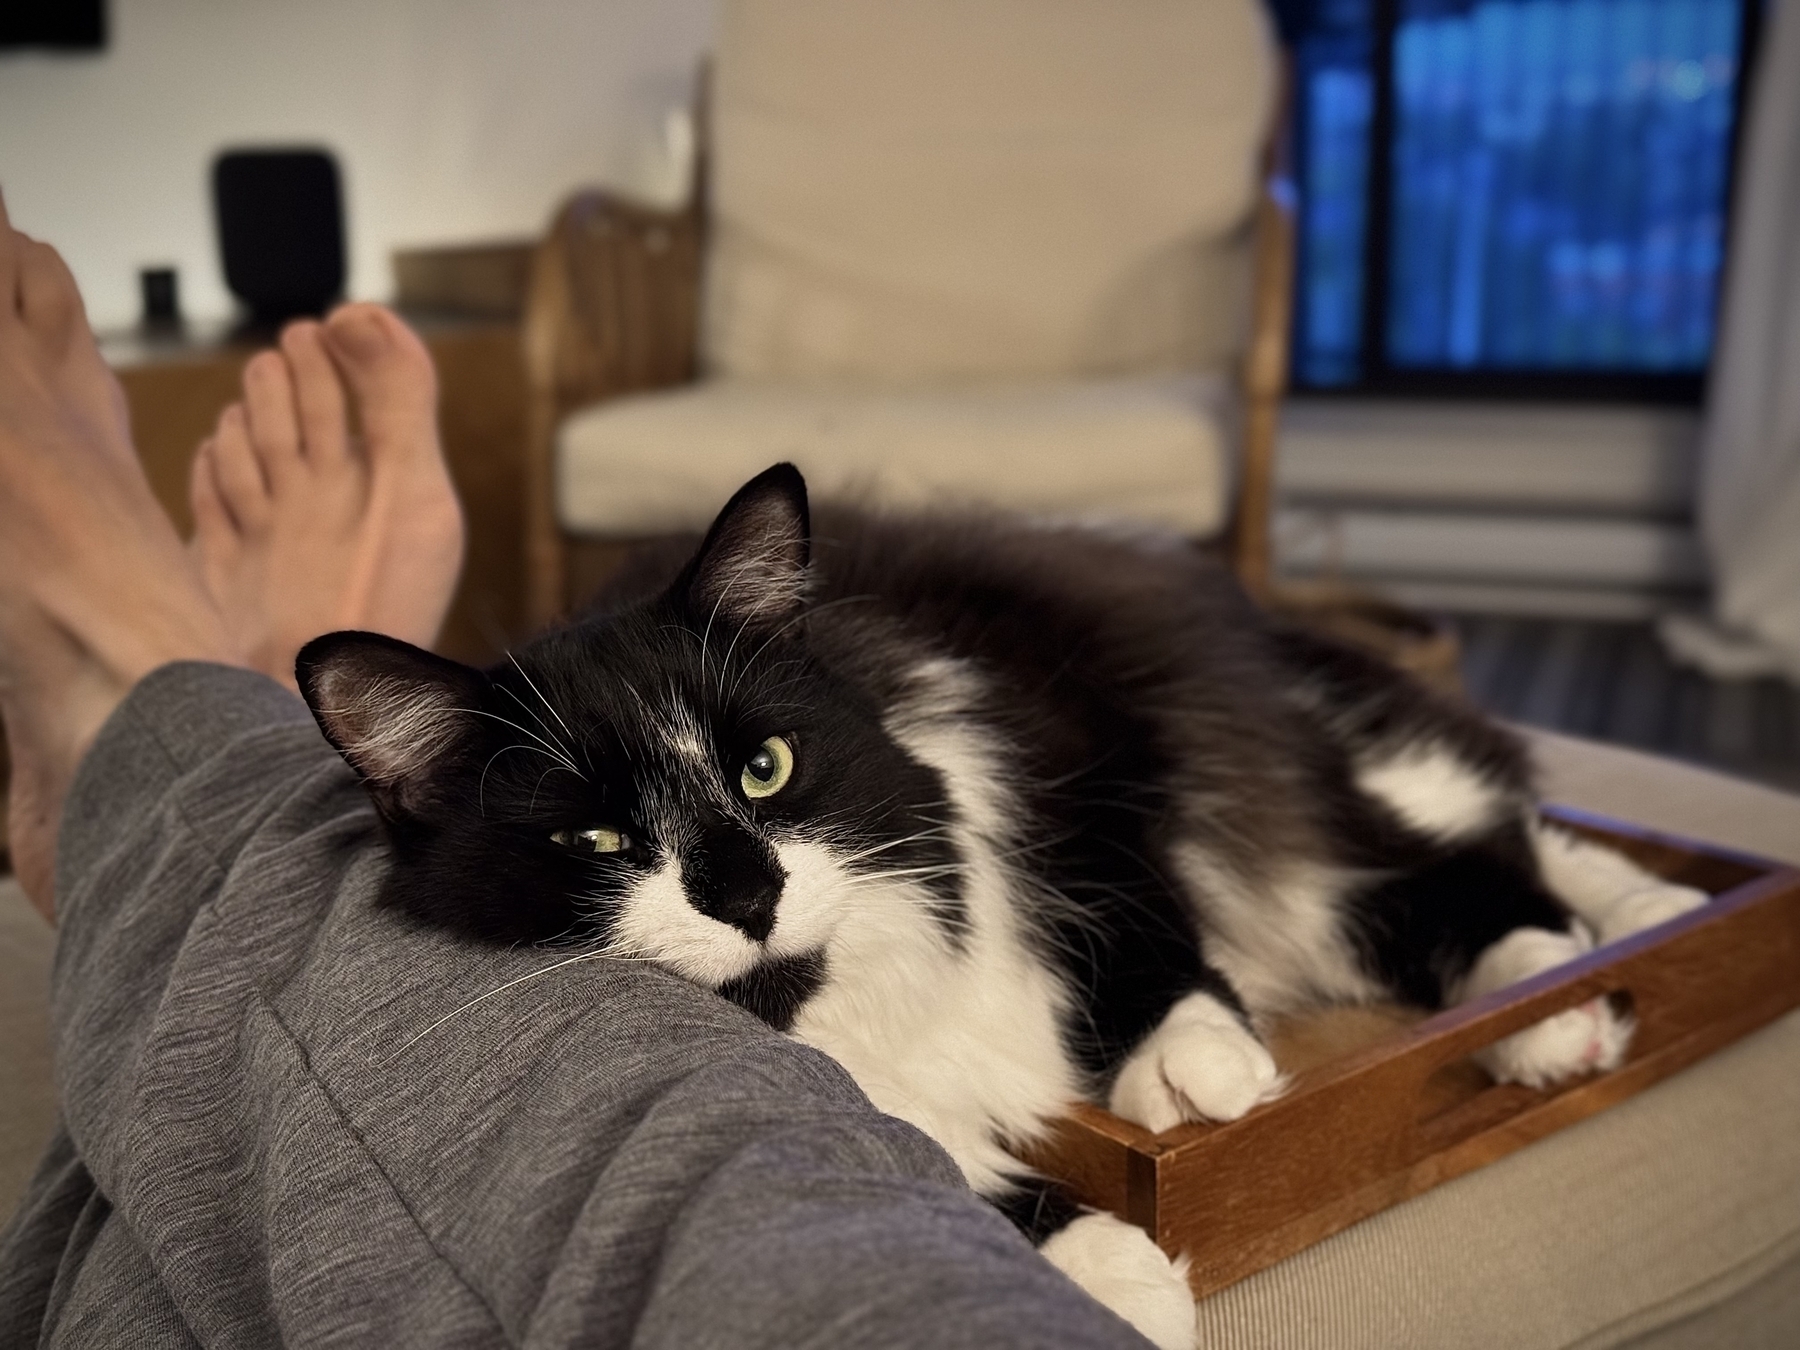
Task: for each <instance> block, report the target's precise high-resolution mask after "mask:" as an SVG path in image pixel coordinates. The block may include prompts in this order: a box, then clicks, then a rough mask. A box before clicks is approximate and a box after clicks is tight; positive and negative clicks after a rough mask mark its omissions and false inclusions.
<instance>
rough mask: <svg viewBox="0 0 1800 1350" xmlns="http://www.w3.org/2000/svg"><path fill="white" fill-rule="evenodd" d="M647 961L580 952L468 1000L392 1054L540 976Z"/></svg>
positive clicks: (609, 954) (401, 1052)
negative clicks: (592, 964) (597, 964)
mask: <svg viewBox="0 0 1800 1350" xmlns="http://www.w3.org/2000/svg"><path fill="white" fill-rule="evenodd" d="M648 959H649V958H647V957H636V956H616V955H613V954H612V953H610V952H607V951H604V950H603V951H597V952H582V953H581V954H580V955H578V956H571V957H569V958H568V959H567V960H564V961H558V962H556V963H555V964H554V965H548V966H545V967H544V968H543V969H541V970H534V971H532V972H530V973H529V974H526V975H521V976H519V978H518V979H516V980H508V981H507V982H506V983H505V984H503V985H501V986H500V987H499V988H498V989H490V990H488V991H487V993H485V994H480V995H477V996H476V997H475V998H472V999H470V1000H469V1001H468V1002H467V1003H464V1004H462V1005H461V1006H460V1007H456V1008H452V1009H451V1010H450V1011H449V1012H447V1013H445V1014H444V1015H443V1016H442V1017H440V1018H438V1019H437V1021H435V1022H433V1023H432V1024H431V1025H430V1026H428V1027H426V1028H425V1029H424V1030H423V1031H421V1032H419V1033H418V1035H416V1036H414V1037H413V1038H412V1039H411V1040H409V1041H407V1042H406V1043H405V1044H404V1045H402V1046H401V1047H400V1048H399V1049H398V1050H396V1051H395V1052H394V1053H395V1055H396V1056H399V1055H402V1054H405V1053H406V1052H407V1051H408V1050H410V1049H411V1048H412V1047H413V1046H415V1045H417V1044H418V1043H419V1042H420V1041H422V1040H424V1039H425V1037H427V1036H429V1035H430V1034H431V1033H432V1032H434V1031H436V1030H437V1029H438V1028H439V1027H441V1026H443V1025H444V1023H446V1022H448V1021H450V1020H452V1019H453V1018H456V1017H460V1016H461V1015H462V1014H463V1013H466V1012H467V1011H468V1010H469V1009H470V1008H473V1007H475V1006H476V1005H477V1004H480V1003H486V1002H487V1001H488V1000H489V999H490V998H497V997H498V996H499V995H501V994H504V993H505V992H506V991H507V990H508V989H516V988H518V987H519V986H520V985H522V984H527V983H529V982H530V981H532V980H535V979H537V978H538V977H539V976H540V975H549V974H551V973H552V972H554V971H558V970H562V969H564V968H566V967H568V966H573V965H578V964H580V963H581V962H583V961H639V960H648Z"/></svg>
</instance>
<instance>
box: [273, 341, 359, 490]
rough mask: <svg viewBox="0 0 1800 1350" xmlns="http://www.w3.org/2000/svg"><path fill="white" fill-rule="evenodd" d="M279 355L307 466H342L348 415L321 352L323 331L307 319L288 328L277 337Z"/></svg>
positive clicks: (328, 361)
mask: <svg viewBox="0 0 1800 1350" xmlns="http://www.w3.org/2000/svg"><path fill="white" fill-rule="evenodd" d="M281 353H282V355H283V356H285V357H286V358H287V364H288V373H289V376H290V378H291V380H292V386H293V391H294V405H295V410H296V414H297V416H298V418H299V425H300V441H301V445H302V447H303V448H304V451H305V454H306V458H307V460H308V462H309V463H311V464H312V465H313V466H314V467H315V468H330V467H334V466H336V465H338V464H341V463H343V462H344V461H345V460H346V459H347V458H348V457H349V453H350V423H349V414H348V411H347V409H346V406H345V403H344V386H343V383H342V381H341V380H340V379H339V377H338V372H337V367H336V366H334V365H333V364H332V362H331V355H330V353H329V352H327V351H326V349H325V339H324V330H323V328H322V327H321V326H320V325H319V324H318V323H316V322H314V321H313V320H310V319H307V320H302V321H301V322H299V323H292V324H289V325H288V326H287V328H286V329H284V330H283V331H282V334H281Z"/></svg>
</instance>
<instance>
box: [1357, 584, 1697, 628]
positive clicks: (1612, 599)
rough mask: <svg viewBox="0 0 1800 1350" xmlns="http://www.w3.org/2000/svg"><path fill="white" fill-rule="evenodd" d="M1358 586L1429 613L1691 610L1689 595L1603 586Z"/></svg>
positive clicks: (1617, 615)
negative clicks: (1683, 608)
mask: <svg viewBox="0 0 1800 1350" xmlns="http://www.w3.org/2000/svg"><path fill="white" fill-rule="evenodd" d="M1357 584H1358V585H1362V586H1367V587H1368V588H1369V589H1370V590H1373V591H1376V592H1378V593H1380V594H1382V595H1385V596H1386V597H1388V598H1389V599H1390V600H1394V601H1396V602H1398V603H1400V604H1403V605H1407V606H1410V607H1411V608H1413V609H1417V610H1423V611H1424V612H1426V613H1428V614H1504V615H1511V616H1514V617H1518V618H1536V619H1598V620H1607V621H1612V622H1619V623H1627V622H1643V621H1646V620H1650V619H1654V618H1656V617H1657V616H1658V615H1660V614H1664V613H1666V612H1668V611H1669V610H1670V609H1674V608H1681V607H1687V608H1691V607H1692V606H1693V605H1694V604H1695V603H1696V601H1697V600H1698V598H1699V594H1698V593H1697V592H1693V591H1660V590H1648V589H1644V590H1634V589H1631V588H1628V587H1606V586H1533V585H1520V584H1516V583H1509V582H1479V581H1419V580H1415V579H1407V578H1399V577H1379V576H1371V577H1358V578H1357Z"/></svg>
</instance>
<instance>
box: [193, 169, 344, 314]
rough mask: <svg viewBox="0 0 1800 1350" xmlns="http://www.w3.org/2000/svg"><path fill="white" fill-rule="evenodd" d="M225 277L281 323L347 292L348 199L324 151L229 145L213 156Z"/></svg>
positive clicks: (257, 310) (254, 309) (254, 310)
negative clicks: (228, 147)
mask: <svg viewBox="0 0 1800 1350" xmlns="http://www.w3.org/2000/svg"><path fill="white" fill-rule="evenodd" d="M212 187H213V209H214V211H215V212H216V213H217V215H218V220H219V253H220V255H221V256H222V257H223V259H224V263H225V284H226V285H227V286H229V287H230V288H231V293H232V294H233V295H235V296H237V298H238V299H239V300H242V301H243V302H244V304H245V305H247V306H249V309H250V314H251V317H252V319H253V320H254V321H255V322H256V323H257V324H260V325H265V326H271V327H272V326H274V325H276V324H280V323H282V322H284V321H286V320H288V319H292V318H297V317H299V316H300V315H303V314H322V313H324V312H325V309H326V307H327V306H329V305H330V304H331V302H332V301H334V300H336V299H337V298H338V297H339V296H340V295H342V294H343V293H344V199H343V193H342V191H341V190H340V189H339V186H338V170H337V161H336V160H334V159H333V158H332V157H331V155H330V154H329V153H327V152H326V151H324V150H228V151H226V152H225V153H223V154H221V155H220V156H219V157H218V159H216V160H214V161H213V172H212Z"/></svg>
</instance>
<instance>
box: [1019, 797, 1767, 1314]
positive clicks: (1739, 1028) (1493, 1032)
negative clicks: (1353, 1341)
mask: <svg viewBox="0 0 1800 1350" xmlns="http://www.w3.org/2000/svg"><path fill="white" fill-rule="evenodd" d="M1545 814H1546V815H1548V816H1550V817H1552V818H1554V819H1556V820H1558V821H1559V822H1561V823H1562V824H1564V825H1566V826H1568V827H1569V828H1570V829H1573V830H1575V831H1577V832H1578V833H1580V834H1583V835H1586V836H1589V837H1591V838H1593V839H1596V840H1599V841H1601V842H1603V843H1606V844H1608V845H1611V846H1612V847H1615V848H1617V849H1619V850H1620V851H1621V852H1622V853H1625V854H1627V855H1629V856H1630V857H1632V858H1634V859H1636V860H1637V862H1638V863H1639V864H1641V865H1642V866H1644V867H1647V868H1648V869H1649V870H1651V871H1653V872H1655V873H1657V874H1659V875H1661V876H1663V877H1666V878H1668V879H1669V880H1671V881H1678V882H1682V883H1684V884H1686V885H1690V886H1697V887H1699V888H1700V889H1702V890H1705V891H1707V892H1709V893H1710V894H1712V896H1713V903H1712V904H1711V905H1709V906H1707V907H1705V908H1704V909H1698V910H1695V911H1693V912H1692V913H1689V914H1685V915H1682V916H1681V917H1680V918H1677V919H1674V920H1671V921H1670V922H1668V923H1666V924H1663V925H1661V926H1660V927H1657V928H1652V929H1648V930H1646V931H1644V932H1642V933H1638V934H1636V935H1634V936H1632V937H1630V938H1627V939H1625V940H1623V941H1621V942H1617V943H1614V944H1612V945H1611V946H1608V947H1605V948H1602V949H1601V950H1598V951H1596V952H1593V953H1592V954H1590V955H1588V956H1586V957H1584V958H1582V959H1581V960H1579V961H1576V962H1573V963H1571V964H1570V965H1567V966H1564V967H1561V968H1560V969H1557V970H1553V971H1548V972H1546V973H1545V974H1543V975H1540V976H1538V977H1537V978H1535V979H1532V980H1528V981H1525V982H1523V983H1521V984H1517V985H1514V986H1512V987H1510V988H1507V989H1501V990H1497V991H1496V992H1494V993H1493V994H1490V995H1488V996H1487V997H1485V998H1480V999H1476V1000H1474V1001H1472V1002H1469V1003H1466V1004H1463V1005H1461V1006H1460V1007H1456V1008H1452V1009H1450V1010H1448V1011H1446V1012H1442V1013H1439V1014H1437V1015H1435V1016H1431V1017H1425V1018H1422V1019H1421V1018H1420V1017H1419V1015H1417V1014H1411V1015H1409V1014H1406V1013H1403V1012H1401V1011H1400V1010H1392V1011H1391V1012H1386V1013H1382V1012H1373V1013H1371V1012H1368V1011H1362V1012H1351V1013H1349V1014H1347V1015H1346V1016H1345V1017H1342V1018H1340V1019H1339V1020H1338V1023H1337V1024H1336V1025H1335V1026H1334V1027H1333V1028H1332V1029H1331V1031H1330V1033H1329V1034H1326V1035H1324V1036H1323V1037H1321V1036H1319V1035H1318V1034H1316V1031H1317V1029H1316V1028H1315V1029H1314V1034H1308V1032H1307V1029H1306V1028H1304V1027H1302V1028H1296V1029H1292V1030H1290V1031H1289V1033H1288V1034H1287V1035H1285V1036H1284V1035H1283V1034H1281V1033H1280V1032H1278V1033H1277V1034H1276V1035H1275V1036H1274V1037H1273V1038H1272V1039H1273V1041H1274V1048H1275V1052H1276V1058H1277V1060H1278V1061H1281V1063H1282V1066H1283V1068H1284V1069H1287V1070H1289V1071H1290V1072H1292V1073H1294V1075H1295V1077H1294V1082H1293V1086H1292V1087H1291V1088H1290V1089H1289V1091H1288V1092H1287V1093H1286V1095H1284V1096H1283V1097H1281V1098H1280V1099H1278V1100H1276V1101H1273V1102H1269V1103H1267V1104H1266V1105H1263V1106H1260V1107H1258V1108H1257V1109H1256V1110H1254V1111H1252V1112H1251V1113H1250V1114H1249V1115H1247V1116H1245V1117H1244V1118H1243V1119H1242V1120H1237V1121H1232V1122H1230V1123H1228V1124H1222V1125H1183V1126H1179V1127H1177V1128H1176V1129H1173V1130H1168V1131H1166V1132H1164V1133H1162V1134H1151V1133H1150V1132H1149V1131H1148V1130H1144V1129H1141V1128H1139V1127H1138V1126H1135V1125H1132V1124H1129V1123H1128V1122H1126V1121H1123V1120H1121V1119H1119V1118H1118V1117H1117V1116H1114V1115H1111V1114H1109V1113H1108V1112H1106V1111H1103V1110H1100V1109H1099V1108H1098V1107H1092V1106H1086V1105H1083V1106H1079V1107H1077V1108H1076V1109H1075V1111H1074V1112H1073V1113H1072V1114H1071V1116H1070V1117H1069V1118H1068V1119H1067V1120H1065V1121H1063V1122H1061V1123H1060V1124H1059V1126H1058V1128H1057V1131H1056V1132H1055V1134H1054V1135H1053V1136H1052V1138H1051V1139H1050V1141H1049V1142H1048V1143H1047V1144H1046V1145H1045V1146H1044V1147H1043V1148H1042V1149H1041V1150H1039V1151H1038V1152H1037V1153H1035V1154H1034V1155H1033V1158H1032V1161H1033V1162H1034V1163H1035V1164H1036V1165H1037V1166H1039V1167H1041V1168H1042V1169H1043V1170H1044V1171H1046V1172H1048V1173H1049V1174H1051V1175H1053V1176H1057V1177H1060V1178H1062V1179H1064V1180H1065V1181H1067V1182H1068V1183H1069V1184H1070V1186H1071V1187H1072V1188H1073V1189H1074V1190H1075V1191H1076V1193H1077V1194H1078V1195H1080V1196H1081V1198H1082V1199H1083V1200H1084V1201H1086V1202H1087V1203H1088V1204H1090V1205H1093V1206H1095V1207H1096V1208H1099V1209H1106V1210H1110V1211H1112V1212H1113V1213H1115V1214H1117V1215H1119V1216H1120V1217H1121V1218H1124V1219H1127V1220H1129V1221H1130V1222H1132V1223H1136V1224H1138V1225H1140V1226H1141V1227H1143V1228H1144V1229H1145V1230H1147V1231H1148V1232H1149V1233H1150V1235H1151V1236H1152V1237H1154V1238H1155V1239H1156V1240H1157V1242H1158V1243H1159V1244H1160V1245H1161V1246H1162V1247H1163V1249H1164V1250H1165V1251H1167V1252H1169V1253H1171V1254H1177V1253H1181V1252H1185V1253H1187V1255H1188V1257H1189V1259H1190V1261H1191V1263H1192V1264H1191V1266H1190V1268H1189V1277H1190V1280H1191V1282H1192V1284H1193V1287H1194V1293H1195V1295H1196V1296H1201V1295H1205V1294H1209V1293H1212V1292H1214V1291H1215V1290H1218V1289H1222V1288H1224V1287H1225V1286H1226V1285H1229V1284H1234V1283H1236V1282H1237V1281H1238V1280H1241V1279H1243V1278H1244V1277H1245V1276H1247V1275H1251V1274H1254V1273H1255V1272H1256V1271H1259V1270H1261V1269H1263V1268H1264V1267H1266V1266H1270V1265H1273V1264H1274V1263H1275V1262H1277V1261H1279V1260H1281V1259H1282V1258H1283V1257H1286V1256H1290V1255H1292V1254H1293V1253H1294V1252H1297V1251H1299V1250H1301V1249H1302V1248H1304V1247H1308V1246H1311V1245H1312V1244H1313V1243H1315V1242H1318V1241H1320V1240H1321V1239H1323V1238H1326V1237H1329V1236H1330V1235H1331V1234H1333V1233H1336V1232H1338V1231H1339V1230H1341V1229H1344V1228H1347V1227H1349V1226H1350V1225H1351V1224H1353V1223H1355V1222H1356V1221H1357V1220H1359V1219H1362V1218H1365V1217H1367V1216H1368V1215H1370V1214H1374V1213H1376V1212H1377V1211H1379V1210H1383V1209H1386V1208H1388V1207H1389V1206H1391V1205H1395V1204H1398V1203H1399V1202H1400V1201H1402V1200H1405V1199H1407V1198H1408V1197H1409V1196H1413V1195H1417V1194H1419V1193H1420V1192H1421V1191H1425V1190H1429V1189H1430V1188H1431V1187H1433V1186H1436V1185H1438V1184H1439V1183H1441V1182H1445V1181H1449V1180H1450V1179H1451V1178H1453V1177H1457V1176H1460V1175H1462V1174H1463V1173H1464V1172H1469V1171H1473V1170H1474V1169H1475V1168H1477V1167H1480V1166H1483V1165H1484V1164H1486V1163H1490V1162H1493V1161H1494V1160H1495V1159H1496V1158H1500V1157H1504V1156H1505V1155H1506V1154H1508V1153H1511V1152H1512V1151H1513V1150H1514V1149H1518V1148H1522V1147H1524V1146H1525V1145H1526V1144H1529V1143H1531V1142H1532V1141H1533V1140H1535V1139H1540V1138H1542V1137H1543V1136H1544V1135H1547V1134H1550V1133H1552V1132H1553V1131H1556V1130H1560V1129H1562V1128H1563V1127H1564V1126H1566V1125H1572V1124H1574V1123H1575V1122H1576V1121H1578V1120H1581V1119H1582V1118H1584V1117H1586V1116H1591V1115H1593V1114H1594V1113H1595V1112H1597V1111H1603V1110H1605V1109H1606V1108H1607V1107H1609V1106H1612V1105H1613V1104H1615V1103H1617V1102H1620V1101H1623V1100H1624V1099H1625V1098H1627V1097H1630V1096H1632V1095H1634V1094H1635V1093H1638V1092H1642V1091H1643V1090H1644V1089H1645V1088H1647V1087H1649V1086H1650V1085H1651V1084H1653V1083H1655V1082H1657V1081H1658V1080H1660V1079H1663V1078H1666V1077H1668V1076H1669V1075H1670V1074H1672V1073H1675V1072H1676V1071H1677V1070H1679V1069H1682V1068H1685V1067H1686V1066H1687V1065H1689V1064H1692V1063H1694V1062H1695V1061H1696V1060H1698V1059H1700V1058H1702V1057H1703V1056H1705V1055H1708V1054H1710V1053H1712V1052H1713V1051H1714V1050H1717V1049H1719V1048H1720V1047H1721V1046H1724V1045H1728V1044H1730V1043H1731V1042H1732V1041H1735V1040H1737V1039H1738V1038H1739V1037H1740V1036H1743V1035H1745V1034H1747V1033H1749V1032H1751V1031H1754V1030H1755V1029H1756V1028H1758V1027H1760V1026H1763V1025H1764V1024H1765V1023H1768V1022H1771V1021H1773V1020H1774V1019H1775V1018H1776V1017H1778V1016H1780V1015H1781V1014H1782V1013H1784V1012H1786V1011H1787V1010H1788V1009H1790V1008H1793V1007H1795V1006H1796V1005H1800V870H1795V869H1792V868H1786V867H1782V866H1780V865H1778V864H1775V863H1771V862H1766V861H1763V860H1761V859H1757V858H1750V857H1745V856H1743V855H1740V854H1736V853H1732V852H1729V851H1727V850H1724V849H1719V848H1715V847H1712V846H1710V845H1707V844H1699V843H1694V842H1691V841H1689V840H1685V839H1679V838H1675V837H1672V836H1669V835H1662V834H1656V833H1652V832H1650V831H1647V830H1641V829H1638V828H1636V827H1634V826H1631V825H1625V824H1622V823H1620V822H1617V821H1611V820H1605V819H1602V818H1600V817H1596V816H1591V815H1587V814H1585V813H1582V812H1577V811H1572V810H1567V809H1562V808H1548V809H1547V810H1546V812H1545ZM1603 994H1604V995H1613V996H1617V997H1623V998H1627V999H1629V1000H1630V1002H1631V1006H1632V1012H1633V1015H1634V1016H1635V1017H1636V1019H1637V1034H1636V1035H1635V1036H1634V1037H1633V1039H1632V1044H1631V1050H1630V1053H1629V1055H1628V1056H1627V1058H1626V1060H1625V1063H1624V1064H1622V1065H1621V1066H1620V1067H1619V1068H1617V1069H1615V1070H1614V1071H1612V1072H1611V1073H1607V1074H1602V1075H1599V1076H1597V1077H1588V1078H1583V1079H1576V1080H1574V1081H1573V1082H1571V1083H1568V1084H1565V1085H1563V1086H1561V1087H1558V1088H1553V1089H1548V1090H1542V1091H1540V1090H1536V1089H1532V1088H1526V1087H1520V1086H1518V1085H1504V1086H1502V1085H1499V1084H1496V1083H1494V1082H1493V1081H1492V1080H1491V1079H1489V1078H1488V1077H1487V1076H1486V1075H1485V1074H1484V1073H1482V1072H1481V1070H1480V1069H1478V1068H1476V1067H1475V1066H1474V1065H1473V1064H1472V1063H1471V1062H1470V1061H1469V1056H1470V1055H1472V1054H1473V1053H1474V1052H1475V1051H1477V1050H1480V1049H1481V1048H1482V1047H1483V1046H1486V1045H1488V1044H1490V1043H1492V1042H1493V1041H1496V1040H1498V1039H1500V1038H1501V1037H1502V1036H1507V1035H1510V1034H1511V1033H1513V1032H1515V1031H1518V1030H1520V1029H1522V1028H1524V1027H1527V1026H1530V1025H1531V1024H1532V1023H1534V1022H1537V1021H1539V1020H1541V1019H1543V1018H1545V1017H1548V1016H1550V1015H1551V1014H1553V1013H1557V1012H1561V1011H1562V1010H1563V1009H1565V1008H1571V1007H1574V1006H1576V1005H1577V1004H1580V1003H1585V1002H1587V1001H1588V1000H1589V999H1591V998H1594V997H1596V996H1599V995H1603ZM1328 1020H1329V1015H1328ZM1346 1028H1347V1029H1348V1032H1349V1047H1350V1048H1348V1049H1347V1050H1346V1047H1345V1031H1346ZM1296 1032H1297V1033H1298V1034H1295V1033H1296ZM1321 1040H1323V1041H1324V1042H1326V1043H1327V1044H1329V1043H1331V1042H1333V1041H1335V1042H1336V1049H1335V1052H1333V1053H1327V1054H1325V1055H1324V1056H1323V1062H1314V1063H1309V1061H1315V1060H1319V1059H1320V1058H1321V1053H1320V1045H1319V1042H1320V1041H1321ZM1358 1041H1360V1042H1362V1044H1361V1045H1360V1046H1358V1045H1357V1044H1356V1042H1358ZM1371 1041H1373V1042H1374V1043H1370V1042H1371Z"/></svg>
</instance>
